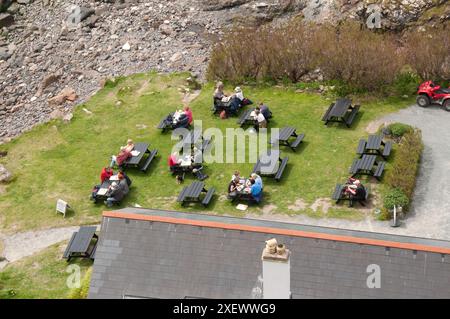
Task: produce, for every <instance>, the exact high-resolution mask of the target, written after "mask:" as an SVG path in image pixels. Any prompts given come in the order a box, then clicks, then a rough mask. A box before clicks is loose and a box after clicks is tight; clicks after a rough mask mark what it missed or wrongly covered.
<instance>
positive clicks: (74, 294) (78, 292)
mask: <svg viewBox="0 0 450 319" xmlns="http://www.w3.org/2000/svg"><path fill="white" fill-rule="evenodd" d="M91 275H92V267H91V268H89V269H88V270H87V271H86V274H85V275H84V277H83V280H82V281H81V285H80V288H74V289H72V290H71V291H70V293H69V296H68V297H69V299H87V296H88V293H89V285H90V283H91Z"/></svg>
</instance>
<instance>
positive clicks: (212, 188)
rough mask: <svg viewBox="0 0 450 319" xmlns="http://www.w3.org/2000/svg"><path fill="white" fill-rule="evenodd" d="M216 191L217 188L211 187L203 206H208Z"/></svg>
mask: <svg viewBox="0 0 450 319" xmlns="http://www.w3.org/2000/svg"><path fill="white" fill-rule="evenodd" d="M215 191H216V189H215V188H214V187H211V188H210V189H209V190H208V191H207V192H206V195H205V197H204V198H203V200H202V205H203V206H205V207H206V206H208V204H209V202H210V201H211V198H212V197H213V195H214V192H215Z"/></svg>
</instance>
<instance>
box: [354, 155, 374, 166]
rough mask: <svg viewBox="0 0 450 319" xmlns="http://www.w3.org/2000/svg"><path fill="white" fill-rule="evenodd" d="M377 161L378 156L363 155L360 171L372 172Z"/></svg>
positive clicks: (360, 160)
mask: <svg viewBox="0 0 450 319" xmlns="http://www.w3.org/2000/svg"><path fill="white" fill-rule="evenodd" d="M376 159H377V156H376V155H367V154H365V155H363V156H362V157H361V159H359V160H358V167H357V168H358V169H362V170H371V169H372V167H373V165H374V164H375V161H376Z"/></svg>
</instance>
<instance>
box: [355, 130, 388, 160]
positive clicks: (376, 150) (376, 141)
mask: <svg viewBox="0 0 450 319" xmlns="http://www.w3.org/2000/svg"><path fill="white" fill-rule="evenodd" d="M391 150H392V142H391V141H388V142H384V141H383V136H381V135H369V137H368V139H367V141H366V140H365V139H361V140H359V144H358V149H357V150H356V153H357V154H360V155H361V156H362V155H363V154H371V155H376V154H378V155H380V156H381V157H383V158H384V159H386V158H387V157H388V156H389V155H390V154H391Z"/></svg>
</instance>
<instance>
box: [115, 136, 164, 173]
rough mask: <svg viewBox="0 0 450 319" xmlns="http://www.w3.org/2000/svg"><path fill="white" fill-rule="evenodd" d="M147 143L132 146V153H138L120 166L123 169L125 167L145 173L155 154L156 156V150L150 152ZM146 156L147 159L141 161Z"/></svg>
mask: <svg viewBox="0 0 450 319" xmlns="http://www.w3.org/2000/svg"><path fill="white" fill-rule="evenodd" d="M149 146H150V144H149V143H136V144H135V145H134V149H133V152H134V151H137V152H139V154H138V155H136V156H131V157H129V158H128V159H127V160H126V161H125V162H124V163H123V164H122V165H123V167H124V168H127V167H137V168H139V169H140V170H141V171H143V172H146V171H147V169H148V167H149V166H150V163H151V162H152V161H153V159H154V158H155V156H156V154H158V150H157V149H154V150H152V151H150V150H149ZM145 154H148V156H147V158H146V159H145V160H143V158H144V155H145Z"/></svg>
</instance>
